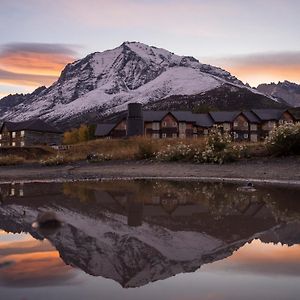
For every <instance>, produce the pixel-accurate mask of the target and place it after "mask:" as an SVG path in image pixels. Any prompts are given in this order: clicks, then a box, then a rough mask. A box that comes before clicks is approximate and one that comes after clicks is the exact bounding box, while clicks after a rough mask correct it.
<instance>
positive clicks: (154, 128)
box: [152, 122, 159, 130]
mask: <svg viewBox="0 0 300 300" xmlns="http://www.w3.org/2000/svg"><path fill="white" fill-rule="evenodd" d="M152 130H159V122H153V123H152Z"/></svg>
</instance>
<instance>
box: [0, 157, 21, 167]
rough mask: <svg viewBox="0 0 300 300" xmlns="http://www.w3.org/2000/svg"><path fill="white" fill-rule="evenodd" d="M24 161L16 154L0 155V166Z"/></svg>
mask: <svg viewBox="0 0 300 300" xmlns="http://www.w3.org/2000/svg"><path fill="white" fill-rule="evenodd" d="M22 163H24V158H23V157H20V156H17V155H5V156H0V166H11V165H18V164H22Z"/></svg>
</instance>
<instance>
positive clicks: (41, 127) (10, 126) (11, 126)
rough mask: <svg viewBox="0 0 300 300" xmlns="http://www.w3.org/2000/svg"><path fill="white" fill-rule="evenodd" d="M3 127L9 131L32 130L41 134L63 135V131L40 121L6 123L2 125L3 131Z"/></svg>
mask: <svg viewBox="0 0 300 300" xmlns="http://www.w3.org/2000/svg"><path fill="white" fill-rule="evenodd" d="M3 126H6V128H7V130H8V131H21V130H30V131H39V132H51V133H62V131H61V130H59V129H57V128H55V127H53V126H52V125H50V124H48V123H46V122H45V121H42V120H40V119H30V120H26V121H21V122H4V123H3V124H2V127H1V130H2V128H3Z"/></svg>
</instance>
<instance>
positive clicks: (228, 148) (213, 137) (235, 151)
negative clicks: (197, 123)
mask: <svg viewBox="0 0 300 300" xmlns="http://www.w3.org/2000/svg"><path fill="white" fill-rule="evenodd" d="M245 156H247V149H246V147H245V146H243V145H236V144H234V143H233V142H232V138H231V136H230V134H229V133H228V132H222V130H221V128H220V127H219V126H214V127H213V128H212V130H211V131H210V133H209V136H208V138H207V141H206V145H205V149H204V151H203V152H202V153H201V155H200V153H197V156H196V157H195V161H196V162H199V163H200V162H207V163H218V164H223V163H224V162H232V161H235V160H237V159H238V158H242V157H245Z"/></svg>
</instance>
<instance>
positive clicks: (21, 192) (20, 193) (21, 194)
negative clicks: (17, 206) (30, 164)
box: [19, 189, 24, 197]
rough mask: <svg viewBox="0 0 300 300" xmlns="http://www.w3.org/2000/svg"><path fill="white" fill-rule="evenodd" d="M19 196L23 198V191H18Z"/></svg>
mask: <svg viewBox="0 0 300 300" xmlns="http://www.w3.org/2000/svg"><path fill="white" fill-rule="evenodd" d="M19 196H20V197H23V196H24V191H23V189H20V190H19Z"/></svg>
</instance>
